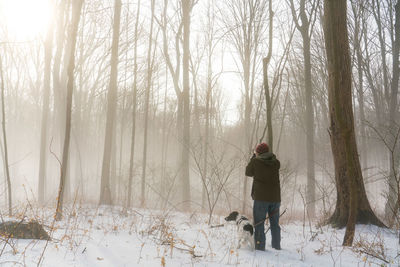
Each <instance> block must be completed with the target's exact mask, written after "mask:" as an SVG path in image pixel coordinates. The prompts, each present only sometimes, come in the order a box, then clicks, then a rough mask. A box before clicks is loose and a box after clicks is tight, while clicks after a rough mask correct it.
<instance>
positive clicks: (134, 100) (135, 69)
mask: <svg viewBox="0 0 400 267" xmlns="http://www.w3.org/2000/svg"><path fill="white" fill-rule="evenodd" d="M139 14H140V0H139V1H138V3H137V10H136V21H135V41H134V47H133V95H132V136H131V153H130V158H129V177H128V197H127V198H128V199H127V204H126V206H127V207H128V208H129V207H130V206H131V200H132V180H133V159H134V155H135V137H136V110H137V74H138V64H137V46H138V32H139V30H138V28H139Z"/></svg>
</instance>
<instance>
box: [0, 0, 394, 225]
mask: <svg viewBox="0 0 400 267" xmlns="http://www.w3.org/2000/svg"><path fill="white" fill-rule="evenodd" d="M11 2H13V1H11V0H10V1H6V0H2V1H0V3H1V7H0V8H1V14H2V15H1V19H0V20H1V22H0V29H1V31H0V35H1V42H0V56H1V62H2V69H1V71H2V73H3V75H4V81H2V84H3V85H4V104H5V106H4V107H5V120H4V124H3V126H5V127H6V128H5V130H6V137H7V143H6V144H4V142H3V140H4V136H2V138H1V140H2V141H1V142H2V144H1V147H2V149H1V155H2V159H3V160H2V163H3V164H1V168H0V192H1V194H0V205H1V207H2V210H3V211H2V212H4V213H5V211H6V210H7V207H8V205H9V203H8V193H7V186H8V185H7V182H6V175H5V168H4V167H5V165H8V166H9V169H10V181H11V192H12V198H13V202H12V205H13V208H15V209H18V208H20V207H24V206H26V205H28V203H31V204H34V205H39V204H40V205H45V206H47V207H55V206H56V203H57V197H58V193H59V191H58V190H59V184H60V176H61V169H62V164H63V149H64V140H65V132H66V131H65V130H66V129H65V127H66V113H67V112H66V103H67V87H68V86H67V85H68V82H70V81H69V79H70V78H71V76H69V74H68V66H69V65H68V64H69V62H70V57H71V55H70V54H71V48H72V46H75V53H74V54H73V56H74V57H75V65H74V71H73V74H74V76H73V79H74V80H73V83H72V84H73V94H72V113H71V129H70V136H71V137H70V141H69V153H68V163H67V164H68V165H67V167H66V170H67V171H66V182H65V186H64V189H65V193H64V199H63V201H64V203H67V204H72V203H80V204H93V205H97V204H99V203H100V204H110V205H114V206H121V207H126V206H127V205H128V191H129V185H130V184H129V179H130V169H131V171H132V175H131V178H132V184H131V189H132V195H131V198H130V203H129V205H130V206H131V207H145V208H151V209H166V208H168V209H173V210H177V211H191V212H205V213H217V214H226V212H227V211H230V210H242V211H244V212H245V213H246V214H251V207H252V200H251V197H250V190H251V181H252V178H249V177H245V175H244V169H245V167H246V164H247V163H248V161H249V160H250V158H251V156H252V154H253V150H254V149H255V147H256V145H257V144H259V143H260V142H262V141H263V142H267V143H269V140H271V139H269V138H270V136H269V135H270V132H269V130H270V129H268V127H267V124H268V122H267V121H268V118H267V114H268V112H270V115H271V125H272V128H271V129H272V131H271V132H272V134H273V139H272V140H273V141H272V144H270V143H269V145H270V147H271V148H273V152H274V154H276V156H277V158H278V159H279V160H280V162H281V172H280V175H281V189H282V206H283V209H286V208H287V210H288V212H287V214H286V215H285V216H286V218H283V219H288V220H290V219H292V218H297V219H302V217H303V216H304V211H305V210H306V209H307V207H308V206H310V205H315V207H316V208H315V211H316V212H315V215H313V217H314V216H315V217H314V218H315V219H316V220H317V221H318V220H322V219H323V218H327V217H328V216H329V215H330V214H332V213H333V211H334V209H335V203H336V187H335V168H334V167H335V166H334V161H333V157H332V151H331V143H330V134H331V132H330V115H329V107H328V85H329V84H328V71H327V59H326V54H325V43H324V33H323V28H322V25H323V23H322V15H323V8H322V3H321V2H320V1H306V2H307V4H306V6H305V9H306V11H307V12H306V13H307V16H309V20H310V22H311V24H310V29H309V30H308V35H309V36H310V59H311V60H310V64H311V100H312V102H311V106H310V107H311V109H312V112H311V115H312V122H311V125H312V129H309V128H308V126H307V125H310V124H308V122H307V120H308V119H307V116H308V115H307V114H310V113H307V112H308V111H309V110H310V107H308V108H307V96H306V95H307V93H306V90H305V76H304V68H305V65H304V54H303V53H304V52H303V39H302V35H301V33H300V31H299V30H298V29H297V28H296V23H295V22H294V20H293V15H294V16H295V17H296V18H297V19H298V20H300V16H299V15H298V14H299V13H298V12H300V11H299V10H300V5H299V2H300V1H292V0H290V1H272V8H273V13H274V16H273V25H272V30H271V31H270V29H269V25H270V20H269V19H270V18H269V13H268V10H269V7H268V3H269V2H268V1H258V0H252V1H248V2H249V3H247V1H236V0H234V1H218V0H207V1H194V3H193V7H191V10H190V24H189V25H190V28H189V29H190V37H189V38H190V39H189V40H188V41H189V51H190V53H189V55H188V56H189V57H188V61H187V64H188V66H186V68H188V69H187V70H185V48H184V44H185V38H186V37H185V36H184V30H187V28H185V27H184V23H183V20H182V16H183V13H182V6H181V2H180V1H172V0H170V1H155V3H154V4H155V6H154V11H153V13H152V11H151V3H152V1H140V2H139V1H132V0H128V1H125V0H123V1H122V5H121V14H120V28H119V31H118V32H117V33H114V36H118V38H119V44H118V47H116V48H115V49H117V51H116V55H117V58H116V62H117V66H116V72H115V75H116V79H117V80H116V87H115V88H113V87H114V86H113V83H112V82H110V79H111V78H110V77H112V76H113V75H111V73H112V68H111V65H112V63H111V62H112V54H113V53H112V45H113V32H114V31H115V27H114V29H113V26H115V23H114V20H115V13H114V12H115V6H116V5H117V3H118V2H119V1H118V0H117V1H115V3H114V1H103V0H85V1H84V3H83V6H82V11H81V13H80V20H79V24H78V28H77V33H76V34H77V37H76V44H75V45H74V44H73V42H72V41H71V36H72V33H71V31H70V29H72V28H73V27H72V26H71V25H72V24H73V21H72V20H73V11H72V8H71V6H70V1H48V2H46V1H41V2H40V3H39V2H38V4H37V6H35V8H34V9H33V8H32V10H30V12H27V11H26V10H25V9H26V8H24V7H23V6H24V5H27V3H28V2H31V1H28V0H26V1H22V0H21V1H19V2H20V4H21V7H20V8H19V9H16V8H15V7H13V6H11V4H10V3H11ZM50 2H52V3H53V4H54V6H53V5H50ZM54 2H55V3H54ZM188 2H193V1H188ZM290 2H294V3H293V7H294V12H295V14H292V11H291V8H290ZM308 2H310V3H308ZM378 2H380V1H348V10H347V13H348V14H347V17H348V29H349V42H350V54H351V58H352V61H351V64H352V102H353V113H354V118H355V120H354V125H355V134H356V139H357V145H358V155H359V160H360V162H361V167H362V171H363V181H364V184H365V187H366V191H367V196H368V199H369V201H370V204H371V206H372V209H373V210H374V212H375V213H376V214H377V215H378V216H379V217H380V218H382V219H383V220H385V204H386V200H387V195H388V192H389V189H388V177H390V172H391V166H392V167H393V165H394V167H393V168H392V170H398V167H399V161H398V153H399V146H398V145H394V146H393V147H391V146H390V144H392V143H390V142H393V138H394V139H395V140H396V141H397V140H398V134H397V135H394V136H392V135H393V134H392V133H398V131H399V130H398V129H399V119H398V115H399V114H398V113H399V107H398V104H397V101H396V103H395V106H394V110H395V111H394V118H395V120H394V122H393V121H391V120H389V117H390V116H391V115H390V112H391V108H392V106H391V105H392V104H391V99H392V98H393V97H394V98H396V99H398V94H397V91H398V88H395V90H394V89H391V88H392V87H391V85H392V83H393V82H392V77H393V76H394V71H393V68H392V66H393V63H392V59H393V57H394V56H393V53H394V50H393V46H394V42H395V39H394V21H393V19H394V1H383V2H381V3H378ZM377 4H379V5H380V10H378V9H377V6H376V5H377ZM139 5H140V12H137V10H138V8H139ZM251 5H254V6H253V7H254V10H252V9H251V8H250V7H251ZM352 5H353V6H352ZM43 10H45V11H43ZM35 12H36V14H35ZM21 14H22V15H21ZM24 14H25V15H24ZM27 14H29V16H28V15H27ZM49 14H50V15H49ZM137 14H139V17H137ZM152 14H153V15H152ZM44 16H47V17H48V18H47V19H46V20H47V22H46V23H42V22H40V23H39V22H38V23H35V22H34V21H39V19H40V18H43V17H44ZM10 17H18V18H19V20H18V21H17V20H15V19H12V20H11V19H9V18H10ZM396 22H397V18H396ZM299 24H301V22H299ZM32 25H34V26H35V27H39V28H37V29H36V30H35V31H34V30H33V29H31V28H32V27H33V26H32ZM151 25H153V26H151ZM28 26H29V27H28ZM27 29H29V30H27ZM356 29H357V32H358V33H357V34H358V35H357V36H356ZM269 32H271V33H272V36H270V34H269ZM50 33H52V35H53V36H52V37H49V36H50V35H51V34H50ZM379 37H381V38H379ZM49 38H51V39H49ZM357 38H358V39H357ZM397 38H398V37H396V40H397ZM271 43H272V51H271V57H270V61H269V64H268V69H267V77H268V79H267V83H268V87H269V94H270V95H269V97H270V107H267V101H266V93H265V92H266V91H265V79H264V78H265V77H264V76H263V64H262V61H263V59H265V58H266V57H267V56H268V50H269V47H270V44H271ZM46 44H47V46H46ZM114 44H115V42H114ZM135 46H136V49H135ZM149 48H150V49H149ZM46 49H47V51H50V55H51V57H50V60H51V61H50V65H49V66H50V69H48V68H47V69H46V64H45V51H46ZM135 51H136V52H135ZM358 52H359V53H360V54H359V55H357V53H358ZM397 52H398V51H397ZM357 56H360V58H357ZM397 57H398V54H397ZM358 63H359V65H358ZM135 64H137V65H136V67H135ZM185 71H187V73H188V76H187V78H188V81H185V78H184V76H185ZM46 72H47V73H49V75H50V81H49V82H48V86H49V89H50V91H49V98H48V116H47V125H45V126H44V127H45V128H44V129H45V130H46V131H45V132H46V135H45V138H44V140H45V143H44V147H45V150H44V156H43V157H42V158H40V146H41V135H43V132H41V129H42V127H43V112H46V107H45V106H46V104H45V103H44V101H45V98H46V96H45V90H46V89H45V87H46V80H45V79H46V78H45V75H46ZM360 72H361V73H360ZM359 75H361V76H359ZM360 77H361V78H360ZM111 81H112V80H111ZM187 86H188V87H187ZM135 88H136V90H137V93H136V94H135ZM185 88H186V89H187V92H188V98H187V99H188V103H187V107H185V100H184V98H185V90H186V89H185ZM111 90H115V94H116V100H115V103H116V105H115V104H109V101H110V97H109V94H110V92H111ZM392 92H395V93H394V94H393V93H392ZM147 101H148V102H147ZM110 106H112V108H113V109H115V115H114V116H112V117H110V118H109V124H110V125H111V126H110V127H111V128H110V129H111V137H110V151H109V153H110V155H109V158H110V160H109V163H108V164H109V170H106V172H107V175H108V176H109V178H108V179H109V180H108V181H109V189H110V194H111V201H110V202H108V203H104V201H101V199H100V192H101V180H102V170H103V171H104V169H103V167H104V166H105V165H104V164H105V163H104V153H108V152H106V150H105V148H104V146H105V140H106V124H107V112H108V110H109V109H110ZM307 110H308V111H307ZM133 114H135V117H133V116H134V115H133ZM185 114H187V115H189V116H187V117H185ZM110 116H111V115H110ZM146 118H147V119H146ZM146 120H147V124H146V123H145V121H146ZM133 124H134V125H133ZM185 125H186V126H187V127H189V128H188V129H189V131H186V132H185V130H184V129H185ZM393 127H395V130H393ZM133 131H134V135H132V133H133ZM310 131H313V136H314V138H313V140H312V149H313V151H314V155H313V157H314V159H313V161H312V165H313V167H314V169H315V179H314V180H315V189H314V190H315V197H314V198H313V199H311V201H310V198H309V196H308V194H309V192H308V190H309V189H307V183H308V182H307V176H308V175H310V174H309V171H308V169H307V162H308V160H309V157H308V155H309V154H308V152H307V151H308V149H309V147H307V134H309V132H310ZM188 133H189V135H187V134H188ZM133 136H134V138H133ZM132 142H133V143H134V149H133V150H132ZM394 143H396V142H394ZM4 145H6V146H7V148H8V163H5V161H4ZM131 157H132V158H133V161H132V162H131V160H130V159H131ZM184 159H187V160H188V168H189V171H188V172H185V167H184V163H183V162H184ZM391 159H394V161H393V164H392V165H391V164H390V161H391ZM40 161H43V162H46V164H45V165H44V174H43V175H42V177H41V178H42V179H43V181H44V191H43V201H41V202H42V203H40V201H39V194H41V193H39V192H40V191H39V168H40V167H39V166H40ZM131 164H132V165H131ZM144 164H145V166H144ZM144 171H145V175H143V172H144ZM396 173H397V172H395V177H396V181H398V175H397V174H396ZM185 181H186V182H188V183H189V185H185V183H186V182H185ZM245 183H247V184H245ZM142 188H144V192H145V193H144V195H143V191H142ZM188 189H190V190H189V191H188ZM396 194H397V193H396ZM106 202H107V201H106Z"/></svg>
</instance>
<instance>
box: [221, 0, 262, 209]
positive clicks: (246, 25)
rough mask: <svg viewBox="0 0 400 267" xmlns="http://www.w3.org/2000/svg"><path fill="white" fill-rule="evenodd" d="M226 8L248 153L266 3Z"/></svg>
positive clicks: (255, 0)
mask: <svg viewBox="0 0 400 267" xmlns="http://www.w3.org/2000/svg"><path fill="white" fill-rule="evenodd" d="M225 4H226V8H225V7H224V8H223V9H222V10H221V12H223V13H222V18H223V21H224V24H225V26H226V27H227V36H228V37H229V39H230V41H231V42H232V44H233V46H234V48H235V50H236V52H237V54H238V57H239V62H240V64H238V68H239V71H240V73H241V78H242V81H243V87H244V92H243V97H244V100H243V101H244V116H243V133H244V134H243V150H244V151H246V154H250V153H251V151H252V150H253V148H254V144H253V136H251V128H252V127H251V114H252V106H253V95H254V87H255V85H254V84H255V77H256V76H255V75H256V73H257V65H258V64H259V63H260V62H259V60H257V59H258V58H259V53H260V51H259V50H260V44H261V41H262V38H263V34H262V33H263V31H264V27H265V23H264V22H265V20H266V19H265V18H266V16H267V14H268V13H267V12H266V8H267V1H262V0H249V1H242V0H234V1H227V2H226V3H225ZM243 183H244V184H243V202H242V211H243V212H244V211H245V210H246V203H247V197H246V196H247V194H248V192H247V191H248V188H247V187H248V179H244V180H243Z"/></svg>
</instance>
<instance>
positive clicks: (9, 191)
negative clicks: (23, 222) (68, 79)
mask: <svg viewBox="0 0 400 267" xmlns="http://www.w3.org/2000/svg"><path fill="white" fill-rule="evenodd" d="M0 75H1V115H2V116H1V117H2V118H1V119H2V123H1V125H2V128H3V145H4V169H5V170H4V171H5V173H6V180H7V195H8V215H9V216H12V195H11V193H12V191H11V178H10V169H9V167H8V165H9V164H8V148H7V134H6V111H5V101H4V91H5V89H4V87H5V86H4V76H3V63H2V59H1V58H0Z"/></svg>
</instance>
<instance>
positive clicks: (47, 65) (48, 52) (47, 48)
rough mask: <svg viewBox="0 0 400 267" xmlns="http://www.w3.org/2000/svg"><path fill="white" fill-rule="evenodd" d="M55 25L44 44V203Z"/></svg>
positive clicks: (41, 175)
mask: <svg viewBox="0 0 400 267" xmlns="http://www.w3.org/2000/svg"><path fill="white" fill-rule="evenodd" d="M53 32H54V29H53V27H51V26H49V29H48V30H47V34H46V41H45V44H44V78H43V104H42V122H41V130H40V158H39V179H38V180H39V184H38V202H39V204H41V205H42V204H43V203H44V195H45V184H46V171H47V153H46V150H47V134H48V129H47V128H48V127H47V123H48V118H49V102H50V76H51V75H50V73H51V58H52V43H53Z"/></svg>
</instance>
